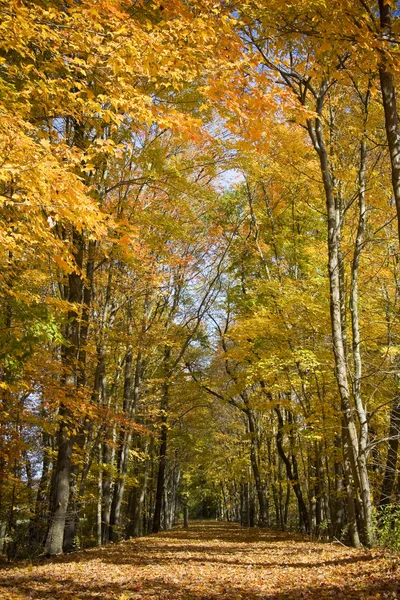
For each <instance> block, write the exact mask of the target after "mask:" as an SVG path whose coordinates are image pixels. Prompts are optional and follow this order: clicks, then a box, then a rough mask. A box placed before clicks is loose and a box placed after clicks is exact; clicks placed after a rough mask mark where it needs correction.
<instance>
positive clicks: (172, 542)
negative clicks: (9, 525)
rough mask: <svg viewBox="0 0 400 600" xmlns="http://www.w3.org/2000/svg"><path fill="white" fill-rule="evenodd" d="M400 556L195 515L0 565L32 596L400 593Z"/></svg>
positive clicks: (218, 598) (6, 579)
mask: <svg viewBox="0 0 400 600" xmlns="http://www.w3.org/2000/svg"><path fill="white" fill-rule="evenodd" d="M399 565H400V557H399V563H398V562H397V559H396V557H394V556H389V555H383V554H382V553H380V552H377V551H373V552H369V551H365V550H364V551H357V550H354V549H350V548H344V547H343V546H341V545H339V544H325V543H316V542H311V541H309V540H307V539H304V538H302V537H301V536H296V535H289V534H283V533H279V532H275V531H270V530H260V529H255V530H249V529H241V528H240V527H239V526H237V525H232V524H225V523H215V522H212V523H211V522H196V523H192V524H191V527H190V529H189V530H188V531H185V530H183V529H175V530H173V531H170V532H167V533H162V534H159V535H157V536H149V537H146V538H139V539H135V540H130V541H128V542H122V543H121V544H110V545H108V546H106V547H104V548H96V549H93V550H87V551H81V552H77V553H75V554H70V555H67V556H63V557H60V558H57V559H53V560H51V561H46V562H45V563H42V564H37V565H27V564H19V565H12V566H10V567H7V568H5V569H4V570H3V571H2V572H1V573H0V598H1V599H4V598H7V599H17V598H18V599H24V600H27V599H30V600H33V599H35V600H38V599H39V600H50V599H51V600H53V599H56V598H57V599H65V600H97V599H99V598H100V599H102V600H106V599H107V600H108V599H117V600H149V599H150V598H151V599H154V600H155V599H172V598H176V599H177V600H206V599H210V600H242V599H243V600H244V599H248V600H256V599H257V600H261V599H265V600H266V599H268V600H289V599H295V600H298V599H300V598H312V599H315V600H317V599H318V600H319V599H325V598H364V599H368V600H371V599H373V598H374V599H375V598H380V599H384V598H390V599H391V600H393V599H400V569H399Z"/></svg>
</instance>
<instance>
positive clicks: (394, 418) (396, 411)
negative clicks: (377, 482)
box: [379, 376, 400, 508]
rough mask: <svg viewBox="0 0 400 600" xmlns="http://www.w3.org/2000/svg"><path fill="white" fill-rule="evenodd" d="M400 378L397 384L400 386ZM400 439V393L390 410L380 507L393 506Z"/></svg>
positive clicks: (397, 378)
mask: <svg viewBox="0 0 400 600" xmlns="http://www.w3.org/2000/svg"><path fill="white" fill-rule="evenodd" d="M399 379H400V378H399V376H396V383H397V386H399V384H400V383H399ZM399 437H400V393H399V392H396V394H395V396H394V398H393V402H392V407H391V410H390V425H389V441H388V444H389V445H388V453H387V458H386V466H385V474H384V477H383V482H382V488H381V496H380V500H379V507H380V508H383V507H384V506H388V505H389V504H391V500H392V492H393V487H394V481H395V477H396V468H397V456H398V450H399Z"/></svg>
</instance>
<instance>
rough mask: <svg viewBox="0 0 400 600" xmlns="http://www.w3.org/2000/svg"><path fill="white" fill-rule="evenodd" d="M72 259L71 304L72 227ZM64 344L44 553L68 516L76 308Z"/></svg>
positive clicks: (59, 543) (75, 291)
mask: <svg viewBox="0 0 400 600" xmlns="http://www.w3.org/2000/svg"><path fill="white" fill-rule="evenodd" d="M73 244H74V259H75V264H76V268H77V270H76V271H73V272H72V273H70V274H69V276H68V284H69V285H68V288H69V291H68V301H69V302H70V303H71V304H74V305H80V304H81V302H82V291H83V280H82V276H81V269H82V263H83V238H82V236H81V234H79V233H78V232H77V231H76V230H74V231H73ZM65 339H66V341H67V344H66V345H65V346H63V349H62V350H63V352H62V354H63V367H64V371H65V374H64V386H65V395H66V397H67V403H64V402H62V403H61V405H60V409H59V421H60V423H59V429H58V434H57V460H56V466H55V472H54V477H53V479H52V488H53V489H52V494H51V506H50V524H49V530H48V533H47V538H46V543H45V553H46V554H48V555H50V556H51V555H55V554H61V553H62V551H63V540H64V528H65V521H66V518H67V508H68V500H69V488H70V476H71V458H72V448H73V444H74V438H75V434H74V433H73V430H71V419H73V415H72V413H71V410H70V407H69V406H68V399H71V401H72V402H73V399H74V397H75V394H76V390H77V384H78V377H77V362H78V354H79V315H78V314H77V312H76V309H72V308H71V310H69V311H68V325H67V327H66V331H65Z"/></svg>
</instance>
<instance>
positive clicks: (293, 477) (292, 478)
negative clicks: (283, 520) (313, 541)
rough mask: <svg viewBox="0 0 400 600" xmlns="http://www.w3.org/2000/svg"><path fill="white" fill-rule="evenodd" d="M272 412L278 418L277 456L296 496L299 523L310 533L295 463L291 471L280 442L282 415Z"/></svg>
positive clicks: (276, 409)
mask: <svg viewBox="0 0 400 600" xmlns="http://www.w3.org/2000/svg"><path fill="white" fill-rule="evenodd" d="M274 410H275V412H276V415H277V417H278V431H277V434H276V445H277V449H278V454H279V456H280V457H281V459H282V461H283V463H284V465H285V467H286V473H287V477H288V479H289V482H290V484H291V486H292V488H293V491H294V493H295V495H296V498H297V503H298V507H299V516H300V521H301V522H302V523H303V525H304V529H305V531H306V533H310V520H309V516H308V511H307V507H306V505H305V502H304V499H303V494H302V492H301V487H300V481H299V477H298V473H297V461H295V462H294V465H293V469H292V464H291V463H290V460H289V458H288V457H287V456H286V454H285V451H284V449H283V444H282V440H283V433H282V431H283V417H282V413H281V411H280V409H279V408H278V407H275V409H274ZM292 457H293V455H292Z"/></svg>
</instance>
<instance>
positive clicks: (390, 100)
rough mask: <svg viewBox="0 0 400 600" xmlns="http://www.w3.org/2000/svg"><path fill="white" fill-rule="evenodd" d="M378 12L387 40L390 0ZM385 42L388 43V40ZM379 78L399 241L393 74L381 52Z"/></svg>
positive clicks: (398, 133)
mask: <svg viewBox="0 0 400 600" xmlns="http://www.w3.org/2000/svg"><path fill="white" fill-rule="evenodd" d="M379 14H380V25H381V31H382V37H383V39H384V40H385V39H386V40H389V39H390V38H391V34H392V22H391V21H392V15H391V5H390V2H387V1H386V0H379ZM387 43H389V41H388V42H387ZM379 79H380V84H381V92H382V102H383V109H384V112H385V128H386V138H387V142H388V146H389V154H390V162H391V170H392V188H393V195H394V199H395V202H396V211H397V227H398V236H399V241H400V127H399V117H398V113H397V103H396V89H395V87H394V80H393V75H392V73H391V72H390V71H389V70H388V68H387V61H386V59H385V56H384V54H383V52H382V58H381V62H380V66H379Z"/></svg>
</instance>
